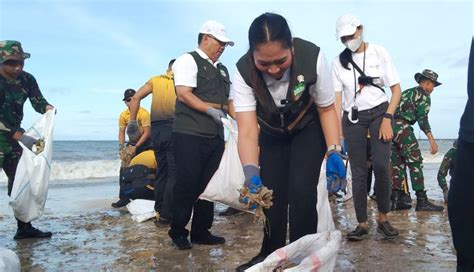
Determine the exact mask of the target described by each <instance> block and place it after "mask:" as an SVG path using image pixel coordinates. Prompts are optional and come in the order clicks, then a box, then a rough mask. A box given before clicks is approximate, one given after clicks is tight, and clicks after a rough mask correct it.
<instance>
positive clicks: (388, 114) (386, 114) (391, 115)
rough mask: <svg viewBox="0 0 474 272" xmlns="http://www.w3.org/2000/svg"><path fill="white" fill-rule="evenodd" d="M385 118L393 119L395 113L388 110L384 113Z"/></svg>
mask: <svg viewBox="0 0 474 272" xmlns="http://www.w3.org/2000/svg"><path fill="white" fill-rule="evenodd" d="M383 118H387V119H390V120H393V114H391V113H388V112H386V113H385V114H384V115H383Z"/></svg>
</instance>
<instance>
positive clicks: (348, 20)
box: [336, 14, 361, 39]
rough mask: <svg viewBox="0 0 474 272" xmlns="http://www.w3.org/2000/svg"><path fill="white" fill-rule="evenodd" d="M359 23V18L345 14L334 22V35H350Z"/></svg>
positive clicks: (339, 36)
mask: <svg viewBox="0 0 474 272" xmlns="http://www.w3.org/2000/svg"><path fill="white" fill-rule="evenodd" d="M360 25H361V22H360V20H359V18H357V17H356V16H355V15H353V14H345V15H342V16H341V17H339V19H337V22H336V36H337V38H338V39H340V38H341V37H343V36H348V35H352V34H354V33H355V32H356V30H357V27H358V26H360Z"/></svg>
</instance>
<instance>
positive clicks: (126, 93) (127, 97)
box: [122, 89, 136, 101]
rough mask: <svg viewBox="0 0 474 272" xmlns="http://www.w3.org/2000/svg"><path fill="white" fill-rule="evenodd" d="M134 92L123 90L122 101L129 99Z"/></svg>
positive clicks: (132, 90)
mask: <svg viewBox="0 0 474 272" xmlns="http://www.w3.org/2000/svg"><path fill="white" fill-rule="evenodd" d="M135 93H136V92H135V90H134V89H127V90H125V92H124V93H123V99H122V100H123V101H125V100H127V99H129V98H130V97H132V96H133V95H134V94H135Z"/></svg>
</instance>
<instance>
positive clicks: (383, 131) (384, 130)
mask: <svg viewBox="0 0 474 272" xmlns="http://www.w3.org/2000/svg"><path fill="white" fill-rule="evenodd" d="M392 138H393V130H392V120H390V119H388V118H383V119H382V124H381V125H380V129H379V139H381V140H383V141H384V142H389V141H391V140H392Z"/></svg>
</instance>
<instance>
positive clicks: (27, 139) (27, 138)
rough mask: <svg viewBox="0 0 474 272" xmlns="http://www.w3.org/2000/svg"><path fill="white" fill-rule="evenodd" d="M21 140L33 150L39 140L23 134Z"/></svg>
mask: <svg viewBox="0 0 474 272" xmlns="http://www.w3.org/2000/svg"><path fill="white" fill-rule="evenodd" d="M19 141H20V142H21V143H22V144H23V145H24V146H25V147H26V148H28V149H29V150H33V145H35V144H36V142H37V141H38V140H37V139H35V138H33V137H31V136H28V135H25V134H23V135H22V136H21V138H20V140H19Z"/></svg>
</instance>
